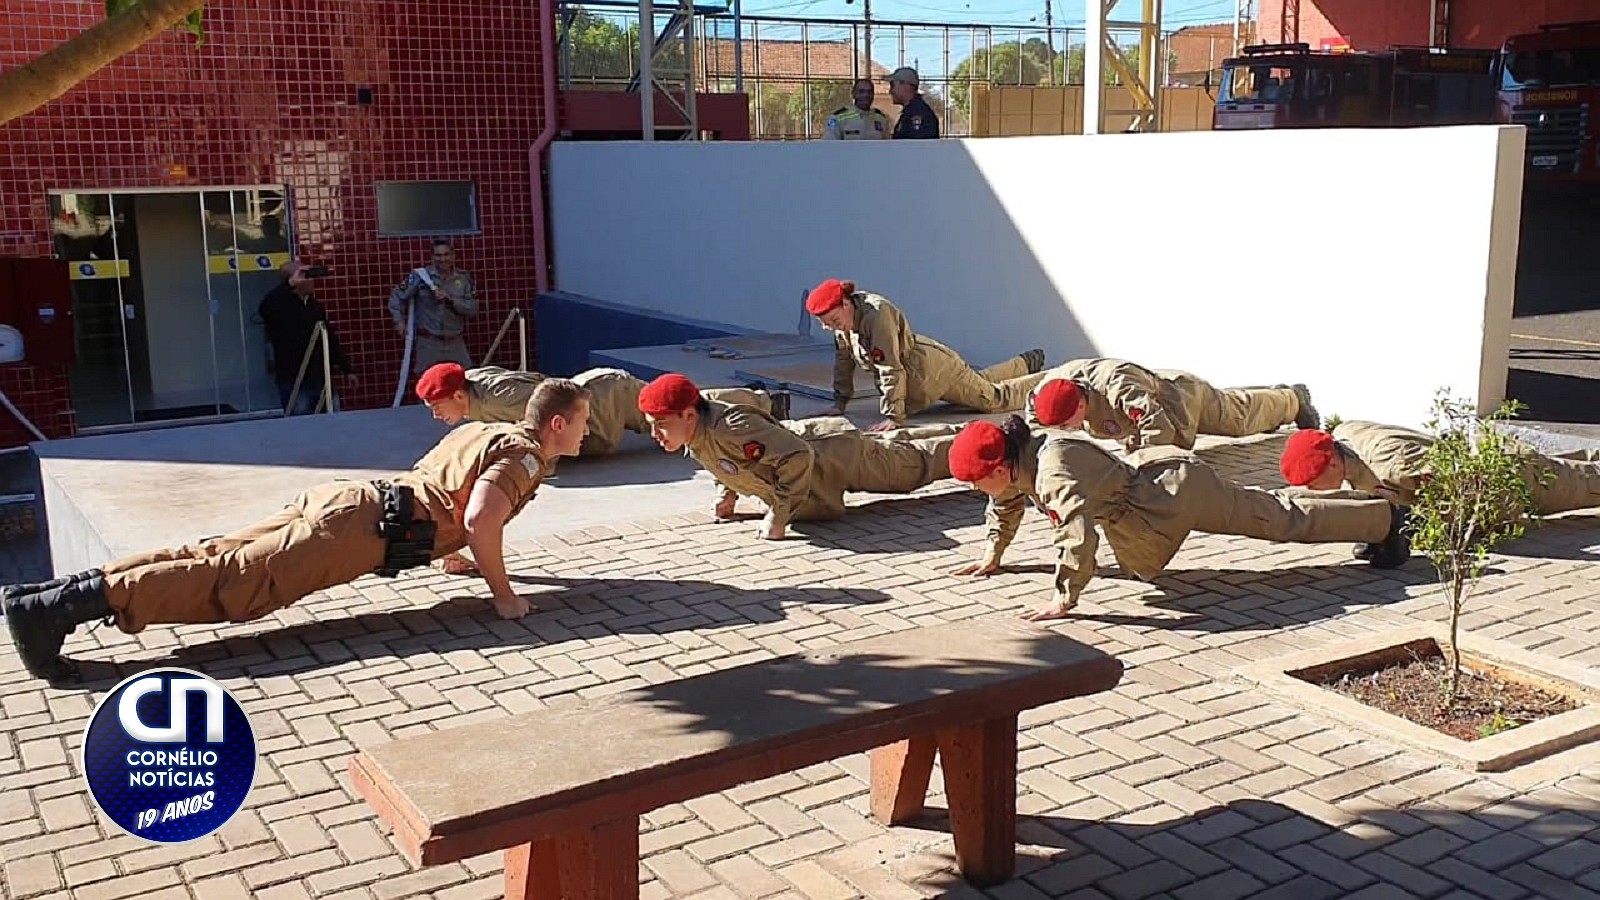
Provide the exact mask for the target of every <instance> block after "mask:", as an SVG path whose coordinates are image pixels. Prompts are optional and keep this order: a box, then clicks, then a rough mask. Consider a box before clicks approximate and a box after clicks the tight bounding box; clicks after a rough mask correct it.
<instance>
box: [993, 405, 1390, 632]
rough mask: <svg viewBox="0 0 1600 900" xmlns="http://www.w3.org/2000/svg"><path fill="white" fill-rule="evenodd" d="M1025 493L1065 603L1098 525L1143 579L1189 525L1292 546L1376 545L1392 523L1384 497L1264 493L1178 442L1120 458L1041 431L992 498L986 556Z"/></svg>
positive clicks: (1085, 578)
mask: <svg viewBox="0 0 1600 900" xmlns="http://www.w3.org/2000/svg"><path fill="white" fill-rule="evenodd" d="M1028 501H1032V502H1033V504H1034V505H1035V506H1037V507H1039V509H1040V510H1042V511H1043V512H1044V513H1045V515H1047V516H1048V517H1049V518H1050V524H1051V526H1052V527H1053V529H1054V533H1055V547H1056V567H1055V590H1056V599H1057V600H1058V601H1061V602H1064V603H1067V604H1068V605H1071V604H1072V603H1075V602H1077V599H1078V594H1079V593H1080V592H1082V591H1083V588H1084V586H1085V585H1087V584H1088V583H1089V579H1090V578H1092V577H1093V576H1094V573H1095V551H1096V550H1097V549H1098V547H1099V536H1098V535H1097V534H1096V533H1095V525H1097V524H1098V525H1099V526H1100V527H1101V528H1103V529H1105V533H1106V538H1107V540H1108V541H1109V542H1110V544H1111V549H1112V552H1113V553H1114V554H1115V556H1116V559H1117V564H1118V565H1119V566H1121V567H1122V569H1123V570H1124V571H1126V572H1128V573H1129V574H1131V575H1134V576H1135V577H1138V578H1141V579H1144V580H1146V581H1148V580H1150V579H1152V578H1154V577H1156V576H1157V575H1159V574H1161V572H1162V571H1163V570H1164V569H1165V568H1166V566H1167V563H1169V562H1171V561H1172V557H1173V556H1175V555H1176V554H1177V552H1178V548H1179V547H1181V546H1182V545H1183V542H1184V540H1185V539H1186V538H1187V537H1188V536H1189V533H1190V532H1192V531H1204V532H1210V533H1212V534H1235V535H1241V536H1244V537H1253V538H1261V539H1262V540H1268V541H1282V542H1286V543H1296V544H1320V543H1331V542H1336V541H1356V542H1359V543H1376V542H1379V541H1382V540H1384V538H1385V537H1386V536H1387V535H1388V534H1389V529H1390V527H1391V526H1392V521H1393V515H1392V513H1391V507H1390V505H1389V502H1388V501H1386V500H1379V499H1373V498H1371V497H1369V496H1366V495H1363V494H1357V493H1355V492H1326V493H1322V494H1318V495H1316V496H1291V495H1290V494H1287V493H1279V492H1275V491H1263V490H1260V489H1259V488H1252V487H1245V486H1243V485H1239V484H1235V483H1233V482H1231V481H1228V480H1226V479H1224V478H1222V477H1221V476H1219V475H1218V474H1217V473H1216V472H1215V471H1214V470H1213V469H1212V468H1211V467H1210V466H1207V465H1206V464H1205V463H1204V462H1202V461H1201V460H1200V459H1199V458H1197V457H1195V456H1194V455H1193V454H1191V453H1189V452H1188V451H1185V450H1182V449H1179V448H1177V447H1170V446H1168V447H1150V448H1146V449H1144V450H1140V451H1138V452H1136V453H1134V454H1132V455H1131V456H1129V457H1128V458H1127V459H1118V458H1117V457H1116V456H1115V455H1113V454H1111V453H1108V452H1106V451H1105V450H1103V449H1101V448H1100V447H1099V446H1097V445H1095V444H1092V443H1090V442H1089V441H1086V440H1084V439H1082V438H1080V437H1076V436H1073V435H1068V434H1061V433H1059V432H1057V433H1048V432H1043V431H1039V432H1035V434H1034V436H1033V439H1032V440H1031V441H1030V442H1029V443H1028V445H1027V446H1026V447H1024V448H1023V451H1022V455H1021V458H1020V460H1019V464H1018V472H1017V480H1016V483H1015V484H1013V485H1012V486H1011V487H1010V488H1009V489H1007V490H1006V491H1005V492H1004V493H1002V494H1001V495H1000V496H999V497H996V498H992V499H991V500H990V502H989V507H988V509H987V511H986V512H985V516H984V518H985V521H986V523H987V524H988V542H989V550H988V558H987V561H990V562H995V563H998V562H999V561H1000V559H1001V556H1002V554H1004V553H1005V550H1006V547H1008V546H1009V545H1010V544H1011V540H1012V538H1014V537H1015V536H1016V533H1017V529H1018V527H1019V526H1020V525H1021V524H1022V514H1023V511H1024V509H1025V504H1026V503H1027V502H1028Z"/></svg>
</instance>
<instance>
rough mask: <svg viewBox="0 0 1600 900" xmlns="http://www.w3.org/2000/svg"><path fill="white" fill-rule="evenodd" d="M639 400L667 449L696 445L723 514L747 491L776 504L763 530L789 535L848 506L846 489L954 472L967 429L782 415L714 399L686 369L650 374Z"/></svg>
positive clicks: (920, 483) (913, 483) (892, 488)
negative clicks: (863, 427) (865, 426)
mask: <svg viewBox="0 0 1600 900" xmlns="http://www.w3.org/2000/svg"><path fill="white" fill-rule="evenodd" d="M639 409H640V411H641V412H642V413H643V414H644V415H645V417H646V419H647V420H648V421H649V423H650V433H651V435H652V436H653V437H654V438H655V439H656V442H657V443H658V444H660V445H661V448H662V449H663V450H666V451H667V452H668V453H676V452H678V451H679V450H686V451H687V452H688V454H689V455H690V456H692V457H693V458H694V460H695V461H696V462H698V463H699V464H700V465H701V466H702V467H704V468H705V469H706V471H708V472H710V473H711V475H712V477H713V478H715V479H716V482H717V486H718V488H719V490H720V492H721V495H720V499H719V500H718V502H717V504H716V507H715V509H714V512H715V514H716V516H717V518H718V519H729V518H732V517H733V514H734V507H735V504H736V503H737V501H738V498H739V496H740V495H741V494H742V495H745V496H753V497H756V498H758V499H760V500H761V501H762V502H763V503H764V504H766V507H767V513H766V516H765V517H764V518H763V520H762V522H761V527H760V530H759V531H758V532H757V536H759V537H761V538H763V539H766V540H781V539H782V538H784V537H785V536H786V535H787V530H788V526H789V523H790V522H807V521H823V520H828V519H836V518H839V517H840V516H842V515H844V513H845V509H846V507H845V503H844V495H845V492H846V491H866V492H870V493H881V494H903V493H909V492H911V491H914V490H916V489H918V488H920V487H924V486H926V485H928V484H931V483H933V482H935V481H937V480H939V479H941V478H948V477H949V475H950V463H949V457H950V445H951V443H952V441H954V439H955V433H956V431H957V427H956V426H954V425H928V426H923V427H921V428H918V429H915V430H913V431H908V432H906V433H904V434H903V435H902V434H901V433H899V432H886V433H883V434H865V433H863V432H861V431H858V430H856V428H855V426H854V425H852V424H851V423H850V422H849V420H847V419H843V418H841V417H837V416H833V417H825V418H817V419H807V420H805V421H802V422H784V423H782V424H780V423H778V422H777V421H775V420H774V419H772V417H771V416H768V415H766V414H764V413H762V412H760V411H759V410H756V409H753V408H751V407H748V406H734V405H729V404H726V403H721V402H718V401H714V400H707V399H706V398H705V397H703V396H702V395H701V392H700V391H699V390H698V389H697V388H696V387H695V386H694V383H693V382H691V381H690V380H689V379H688V378H685V377H684V376H683V375H680V374H677V373H668V374H666V375H663V376H661V377H660V378H657V379H656V380H655V381H652V382H650V384H649V385H647V386H646V387H645V389H644V390H643V391H642V392H640V394H639Z"/></svg>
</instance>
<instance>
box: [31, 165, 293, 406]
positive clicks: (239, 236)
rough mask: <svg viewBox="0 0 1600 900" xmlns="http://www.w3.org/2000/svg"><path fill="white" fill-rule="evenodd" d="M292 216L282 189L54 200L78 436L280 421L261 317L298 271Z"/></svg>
mask: <svg viewBox="0 0 1600 900" xmlns="http://www.w3.org/2000/svg"><path fill="white" fill-rule="evenodd" d="M288 213H289V204H288V203H287V194H286V192H285V190H284V188H283V187H282V186H246V187H221V188H204V189H194V190H171V189H149V190H128V191H115V192H106V191H101V192H94V191H52V192H51V193H50V215H51V227H52V231H53V234H54V240H55V249H56V256H57V258H60V259H65V260H68V261H69V262H71V266H70V271H71V277H72V286H73V291H72V294H73V317H74V322H75V325H76V329H77V335H76V336H77V349H78V362H77V364H76V365H75V366H74V367H73V371H72V373H71V393H72V401H73V407H74V409H75V410H76V412H77V418H78V426H79V430H81V431H90V432H92V431H95V430H101V429H121V428H127V427H137V426H149V425H152V424H158V423H170V422H174V421H180V420H181V421H191V420H196V419H229V418H239V417H250V416H260V415H268V414H272V413H274V412H278V411H280V407H279V405H278V392H277V387H276V385H275V384H274V382H273V378H272V374H271V373H270V372H269V371H268V368H267V351H266V335H265V332H264V330H263V328H262V326H261V321H260V318H259V317H258V316H257V315H256V307H257V305H258V304H259V303H260V300H261V297H262V296H264V295H265V294H266V293H267V292H268V291H270V290H271V289H272V288H273V287H274V286H275V285H276V284H277V282H278V278H279V275H278V270H279V268H280V267H281V266H282V265H283V264H284V263H286V262H288V261H289V258H290V249H289V248H290V247H292V246H293V237H292V235H293V231H292V228H291V222H290V219H289V214H288Z"/></svg>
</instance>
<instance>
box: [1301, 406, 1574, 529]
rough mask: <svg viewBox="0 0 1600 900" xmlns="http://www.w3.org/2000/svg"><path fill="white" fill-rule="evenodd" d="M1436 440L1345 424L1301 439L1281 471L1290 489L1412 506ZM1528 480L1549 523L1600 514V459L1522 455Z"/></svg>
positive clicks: (1397, 430)
mask: <svg viewBox="0 0 1600 900" xmlns="http://www.w3.org/2000/svg"><path fill="white" fill-rule="evenodd" d="M1433 443H1434V438H1433V436H1432V435H1428V434H1424V433H1422V432H1420V431H1413V430H1411V429H1409V428H1401V427H1400V426H1398V425H1380V424H1378V423H1376V422H1356V421H1351V422H1340V423H1339V424H1338V425H1336V426H1335V427H1334V429H1333V431H1332V432H1331V433H1330V432H1327V431H1297V432H1295V433H1294V434H1291V435H1289V440H1288V442H1287V443H1286V444H1285V445H1284V448H1283V456H1282V458H1281V459H1280V460H1279V468H1280V469H1281V470H1282V472H1283V478H1284V480H1285V481H1287V482H1289V484H1291V485H1294V486H1297V487H1304V488H1307V489H1308V490H1313V491H1327V490H1336V489H1338V488H1339V487H1341V486H1342V485H1345V484H1349V485H1350V487H1352V488H1354V489H1355V490H1358V491H1366V492H1368V493H1372V494H1378V495H1380V496H1383V497H1387V498H1389V499H1391V500H1393V501H1394V502H1396V503H1403V504H1405V505H1407V506H1409V505H1411V504H1412V503H1414V502H1415V500H1416V494H1417V489H1418V488H1420V487H1421V486H1422V482H1423V481H1424V480H1426V479H1427V477H1428V474H1427V458H1428V448H1429V447H1431V446H1433ZM1521 449H1522V455H1523V458H1524V460H1525V463H1524V468H1523V477H1524V479H1526V481H1527V483H1528V493H1529V494H1530V495H1532V497H1533V507H1534V512H1535V513H1537V514H1539V515H1541V516H1548V515H1554V514H1556V513H1563V512H1571V511H1572V510H1577V509H1590V508H1597V507H1600V451H1594V450H1577V451H1574V452H1571V453H1563V454H1559V455H1557V456H1545V455H1543V454H1541V453H1536V452H1534V451H1533V450H1532V449H1531V448H1521Z"/></svg>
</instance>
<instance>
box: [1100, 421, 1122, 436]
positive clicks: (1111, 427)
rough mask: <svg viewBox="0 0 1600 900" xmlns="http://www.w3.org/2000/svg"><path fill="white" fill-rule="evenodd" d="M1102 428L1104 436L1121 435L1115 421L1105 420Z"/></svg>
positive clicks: (1120, 430)
mask: <svg viewBox="0 0 1600 900" xmlns="http://www.w3.org/2000/svg"><path fill="white" fill-rule="evenodd" d="M1104 428H1105V432H1106V434H1121V433H1122V426H1121V425H1118V424H1117V423H1116V420H1115V419H1107V420H1106V422H1105V426H1104Z"/></svg>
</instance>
